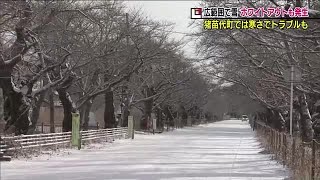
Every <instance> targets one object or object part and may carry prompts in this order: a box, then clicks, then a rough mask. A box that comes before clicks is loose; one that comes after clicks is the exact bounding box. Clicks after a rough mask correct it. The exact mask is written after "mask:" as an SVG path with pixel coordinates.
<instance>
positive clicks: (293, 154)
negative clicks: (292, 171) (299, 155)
mask: <svg viewBox="0 0 320 180" xmlns="http://www.w3.org/2000/svg"><path fill="white" fill-rule="evenodd" d="M291 143H292V144H291V167H293V166H294V158H295V157H294V156H295V152H296V141H295V139H294V137H293V136H291Z"/></svg>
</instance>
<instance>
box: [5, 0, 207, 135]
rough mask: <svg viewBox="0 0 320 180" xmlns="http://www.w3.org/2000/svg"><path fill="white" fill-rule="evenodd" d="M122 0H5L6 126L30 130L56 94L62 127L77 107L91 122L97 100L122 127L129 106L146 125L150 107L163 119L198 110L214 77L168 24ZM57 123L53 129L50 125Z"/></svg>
mask: <svg viewBox="0 0 320 180" xmlns="http://www.w3.org/2000/svg"><path fill="white" fill-rule="evenodd" d="M124 5H125V4H124V2H118V1H92V2H90V1H26V0H22V1H1V2H0V89H1V90H2V93H0V94H1V95H0V102H1V103H0V105H1V108H0V109H1V111H0V112H1V113H0V120H1V119H3V120H5V122H6V125H5V129H4V132H5V133H10V134H11V133H15V134H16V135H19V134H32V133H33V132H34V130H35V128H36V124H37V121H38V118H39V111H40V107H41V106H42V104H43V103H48V104H50V107H51V108H50V109H51V111H52V112H51V113H50V119H51V123H52V124H54V113H53V111H54V108H53V107H54V101H53V98H54V96H55V95H56V96H58V98H59V100H60V101H61V104H62V106H63V110H64V114H63V115H64V118H63V123H62V127H63V131H70V130H71V129H72V113H73V112H79V113H80V117H81V124H82V127H83V129H87V126H88V121H89V113H90V110H91V108H92V107H93V106H104V107H105V113H104V127H105V128H112V127H115V126H116V125H115V124H116V120H115V115H114V114H115V113H114V112H115V106H117V105H119V104H120V107H121V111H122V117H121V119H122V121H121V123H122V124H121V126H127V124H128V116H129V115H130V113H131V111H132V109H135V110H139V111H140V112H141V114H143V116H142V118H141V124H140V126H141V127H140V128H142V129H146V128H148V127H147V124H148V122H149V121H150V120H151V118H150V117H151V113H152V112H154V113H155V114H156V116H157V119H159V121H158V124H157V125H158V126H159V127H161V126H162V127H163V121H166V120H167V121H173V119H174V118H177V117H181V118H182V119H184V120H185V121H183V122H185V123H186V119H187V116H188V115H192V116H199V114H200V113H202V114H203V116H204V115H205V114H206V117H207V118H208V119H210V117H212V115H210V113H205V112H201V111H202V110H201V107H202V106H203V105H204V104H205V102H206V101H205V99H206V97H207V95H208V93H209V84H208V83H207V80H205V79H204V78H203V77H202V76H200V75H199V71H198V70H197V69H196V68H195V67H194V66H193V65H192V62H191V61H190V60H189V59H187V58H186V57H184V55H183V53H182V51H181V50H180V48H181V44H180V43H179V42H175V41H173V40H170V39H169V38H168V37H169V35H170V29H171V28H172V25H171V24H168V23H160V22H156V21H153V20H149V19H146V18H144V17H143V16H142V15H141V14H140V12H139V11H131V12H126V11H125V6H124ZM53 131H54V127H53V128H52V132H53Z"/></svg>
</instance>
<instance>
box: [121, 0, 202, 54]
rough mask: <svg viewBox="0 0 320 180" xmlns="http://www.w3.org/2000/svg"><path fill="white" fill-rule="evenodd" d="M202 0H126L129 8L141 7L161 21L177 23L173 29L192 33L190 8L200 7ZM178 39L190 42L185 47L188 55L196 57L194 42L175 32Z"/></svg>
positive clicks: (151, 16) (174, 36) (150, 15)
mask: <svg viewBox="0 0 320 180" xmlns="http://www.w3.org/2000/svg"><path fill="white" fill-rule="evenodd" d="M200 2H201V1H190V0H189V1H126V2H125V3H126V4H127V6H128V8H129V9H134V8H135V9H140V8H141V10H142V11H143V13H144V14H145V15H146V16H148V17H150V18H152V19H154V20H159V21H163V20H164V21H168V22H173V23H175V26H174V29H173V31H176V32H182V33H190V32H193V31H195V29H193V28H192V27H188V26H189V24H190V23H191V22H192V21H191V19H190V8H193V7H199V5H198V4H199V3H200ZM173 38H175V39H176V40H178V41H179V40H181V39H183V40H185V41H186V42H188V44H187V45H186V46H185V47H184V48H183V50H184V51H185V54H186V56H187V57H189V58H191V57H194V44H193V43H192V41H190V39H188V38H187V37H186V36H185V35H183V34H179V33H174V34H173Z"/></svg>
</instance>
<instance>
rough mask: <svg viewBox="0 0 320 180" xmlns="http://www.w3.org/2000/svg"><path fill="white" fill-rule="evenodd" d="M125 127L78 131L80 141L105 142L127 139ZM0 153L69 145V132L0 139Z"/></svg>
mask: <svg viewBox="0 0 320 180" xmlns="http://www.w3.org/2000/svg"><path fill="white" fill-rule="evenodd" d="M127 131H128V128H127V127H121V128H110V129H99V130H88V131H80V133H81V141H82V142H84V141H88V140H94V139H102V138H105V139H106V141H108V140H111V139H112V140H114V139H116V138H127V136H128V135H127ZM1 141H2V142H3V143H2V144H0V152H8V151H16V150H21V149H27V148H34V147H43V146H52V145H59V144H70V142H71V132H61V133H48V134H33V135H20V136H4V137H1Z"/></svg>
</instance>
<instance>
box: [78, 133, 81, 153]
mask: <svg viewBox="0 0 320 180" xmlns="http://www.w3.org/2000/svg"><path fill="white" fill-rule="evenodd" d="M80 149H81V133H79V140H78V150H80Z"/></svg>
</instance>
